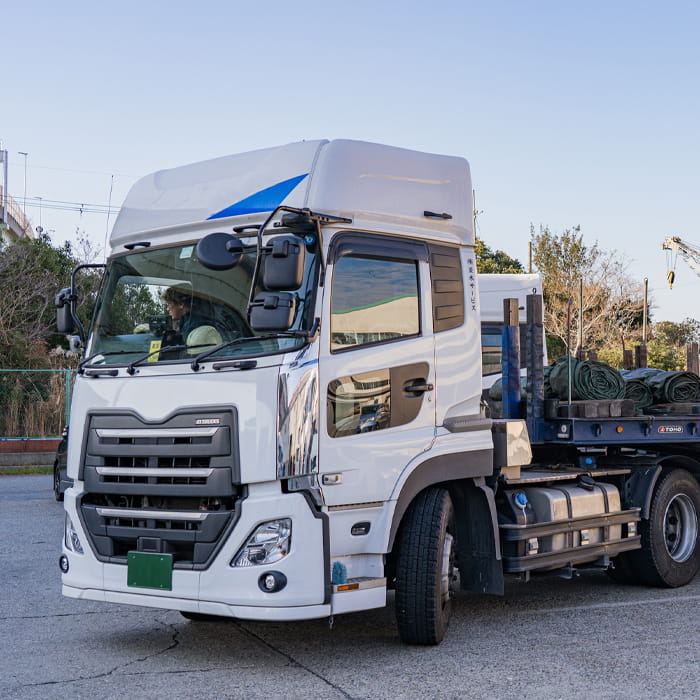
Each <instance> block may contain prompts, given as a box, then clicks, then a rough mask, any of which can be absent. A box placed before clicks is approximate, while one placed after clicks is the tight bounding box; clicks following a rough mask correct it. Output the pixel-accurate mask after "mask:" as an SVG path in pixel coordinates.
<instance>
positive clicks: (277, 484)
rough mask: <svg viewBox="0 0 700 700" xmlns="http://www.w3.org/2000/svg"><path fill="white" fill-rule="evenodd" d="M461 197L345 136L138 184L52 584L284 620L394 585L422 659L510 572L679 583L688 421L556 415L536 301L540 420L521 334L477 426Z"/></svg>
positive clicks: (121, 239)
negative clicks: (550, 405) (519, 348)
mask: <svg viewBox="0 0 700 700" xmlns="http://www.w3.org/2000/svg"><path fill="white" fill-rule="evenodd" d="M471 192H472V189H471V181H470V175H469V168H468V165H467V163H466V161H464V160H463V159H461V158H455V157H448V156H438V155H433V154H426V153H416V152H413V151H407V150H404V149H397V148H391V147H388V146H381V145H378V144H367V143H361V142H355V141H333V142H327V141H309V142H302V143H297V144H289V145H287V146H282V147H279V148H273V149H266V150H263V151H256V152H252V153H245V154H239V155H236V156H227V157H224V158H220V159H216V160H213V161H207V162H204V163H196V164H193V165H190V166H184V167H182V168H176V169H173V170H170V171H164V172H160V173H155V174H154V175H151V176H148V177H146V178H144V179H143V180H141V181H139V182H138V183H137V184H136V185H135V186H134V187H133V189H132V190H131V192H130V193H129V195H128V196H127V198H126V201H125V202H124V205H123V207H122V209H121V211H120V214H119V216H118V218H117V220H116V222H115V225H114V229H113V231H112V234H111V238H110V245H111V252H110V257H109V259H108V262H107V266H106V271H105V273H104V277H103V282H102V286H101V289H100V292H99V297H98V300H97V305H96V312H95V316H94V318H93V320H92V323H91V327H90V329H89V332H88V333H87V334H85V335H86V338H85V341H86V347H85V359H84V360H83V361H82V362H81V366H80V370H79V373H78V376H77V377H76V381H75V386H74V390H73V394H72V405H71V430H70V434H69V438H68V454H67V472H68V477H69V479H71V480H72V486H71V487H70V488H68V489H67V490H66V492H65V499H64V506H65V511H66V519H65V537H64V544H63V553H62V556H61V558H60V566H61V570H62V582H63V592H64V594H65V595H68V596H72V597H75V598H84V599H93V600H102V601H106V602H119V603H128V604H135V605H145V606H152V607H160V608H168V609H174V610H179V611H181V612H182V613H183V614H184V615H185V616H186V617H189V618H192V619H196V618H201V617H202V616H207V615H219V616H228V617H239V618H247V619H258V620H296V619H306V618H314V617H317V618H318V617H331V616H333V615H336V614H340V613H344V612H351V611H358V610H367V609H371V608H376V607H381V606H383V605H385V603H386V599H387V591H389V590H394V591H395V593H394V604H395V610H396V617H397V622H398V627H399V632H400V635H401V637H402V639H404V640H405V641H406V642H409V643H418V644H434V643H437V642H439V641H440V640H441V639H442V638H443V636H444V634H445V631H446V629H447V626H448V623H449V619H450V612H451V605H452V598H453V593H454V590H455V589H456V588H457V587H458V586H461V587H462V588H463V589H467V590H474V591H479V592H482V593H492V594H502V593H503V590H504V576H505V574H508V573H514V574H519V575H522V576H523V577H525V578H527V577H529V576H530V575H531V574H533V573H536V572H551V571H553V570H563V571H565V572H569V573H570V572H572V571H573V570H574V569H576V568H582V567H592V566H596V567H605V568H611V567H612V566H613V565H614V569H611V571H612V574H613V576H614V577H616V578H617V579H619V580H627V581H639V582H645V583H649V584H657V585H666V586H676V585H682V584H683V583H686V582H687V581H689V580H690V579H691V578H692V577H693V576H694V575H695V573H696V572H697V569H698V565H699V562H698V552H697V531H698V525H697V513H698V511H700V490H699V489H698V484H697V474H698V472H699V469H698V462H697V461H696V459H695V458H694V444H693V440H692V439H689V436H691V435H692V432H691V427H690V426H691V421H690V420H686V419H685V418H680V417H674V418H673V421H671V422H666V419H665V418H664V419H659V418H658V417H655V418H654V419H653V420H648V419H647V418H645V417H642V418H638V419H637V418H635V419H605V420H604V419H597V420H596V421H589V420H584V419H576V418H558V419H547V418H545V413H544V402H543V399H542V392H541V383H542V382H541V374H542V363H543V357H544V352H543V342H542V313H541V307H540V310H539V312H537V311H536V307H537V303H540V304H541V300H540V302H537V300H538V299H540V298H539V297H538V296H537V295H534V296H533V297H531V298H529V299H528V302H527V306H528V331H527V333H526V334H525V336H524V337H526V338H527V339H528V340H527V343H526V357H527V363H526V364H527V368H528V369H527V377H528V383H529V384H530V385H531V386H530V390H529V391H528V395H527V398H526V400H525V401H524V402H523V405H524V407H525V410H524V413H525V419H524V420H523V419H520V418H519V417H517V416H518V415H519V411H520V402H519V400H518V402H517V406H515V405H514V399H513V386H512V385H513V382H512V381H511V378H513V379H514V381H515V383H516V384H517V385H519V381H520V366H519V361H518V360H517V358H516V361H515V363H514V364H512V367H513V368H514V369H513V370H510V369H508V368H509V366H510V361H511V360H512V355H513V354H514V353H513V352H511V348H510V346H507V347H506V348H505V352H503V353H502V355H503V358H505V359H506V369H507V371H506V373H505V378H504V379H505V385H507V392H506V394H505V395H506V396H507V402H506V403H507V404H508V406H509V407H510V408H511V409H512V412H511V413H509V414H508V415H515V416H516V417H515V418H506V419H497V420H492V418H491V417H490V416H489V415H488V414H487V412H486V408H485V406H484V404H483V402H482V371H481V366H482V363H481V343H480V316H479V286H478V280H477V275H476V260H475V253H474V248H475V239H474V230H473V202H472V198H471ZM232 202H233V203H232ZM76 272H77V270H76ZM73 278H75V274H74V276H73ZM74 281H75V280H74V279H73V283H72V284H71V287H70V288H67V289H65V290H62V291H61V292H60V293H59V295H58V297H57V307H58V320H59V330H61V332H66V333H70V332H71V331H72V329H73V327H74V326H77V327H78V328H79V329H80V326H79V324H78V323H77V322H76V296H77V295H76V292H75V284H74ZM531 300H532V301H531ZM517 305H518V303H517V302H516V307H517ZM515 317H516V318H517V317H518V314H517V313H516V314H515ZM515 323H516V324H517V321H516V322H515ZM518 335H519V333H518V330H517V328H516V329H513V328H507V329H506V331H504V336H507V337H509V338H514V337H518ZM662 425H663V426H665V427H668V428H672V427H673V426H676V427H675V428H673V430H664V431H661V432H659V431H658V427H660V426H662ZM693 425H694V423H693ZM644 426H647V427H648V435H646V436H644V435H643V433H644V430H645V428H644ZM649 426H651V427H649ZM679 426H680V428H681V432H680V433H679V432H678V429H677V428H678V427H679ZM655 428H657V430H656V433H654V429H655ZM668 435H672V438H669V437H668ZM530 436H532V440H531V439H530ZM679 436H680V437H679ZM533 451H534V459H533Z"/></svg>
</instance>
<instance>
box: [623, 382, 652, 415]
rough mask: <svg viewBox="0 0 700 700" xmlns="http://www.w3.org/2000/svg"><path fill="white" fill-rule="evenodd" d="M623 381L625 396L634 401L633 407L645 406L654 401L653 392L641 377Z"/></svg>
mask: <svg viewBox="0 0 700 700" xmlns="http://www.w3.org/2000/svg"><path fill="white" fill-rule="evenodd" d="M623 379H624V381H625V398H626V399H631V400H632V401H634V407H635V408H646V407H647V406H651V405H652V404H653V403H654V394H653V392H652V390H651V388H650V387H649V386H648V385H647V383H646V382H645V381H644V380H643V379H627V378H625V377H623Z"/></svg>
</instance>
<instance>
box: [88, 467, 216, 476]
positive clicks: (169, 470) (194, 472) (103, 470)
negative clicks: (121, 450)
mask: <svg viewBox="0 0 700 700" xmlns="http://www.w3.org/2000/svg"><path fill="white" fill-rule="evenodd" d="M95 471H96V472H97V473H98V474H99V475H100V476H174V477H177V476H185V477H186V476H194V477H207V476H211V475H212V474H213V473H214V469H206V468H205V469H198V468H195V467H160V468H158V467H155V468H144V467H95Z"/></svg>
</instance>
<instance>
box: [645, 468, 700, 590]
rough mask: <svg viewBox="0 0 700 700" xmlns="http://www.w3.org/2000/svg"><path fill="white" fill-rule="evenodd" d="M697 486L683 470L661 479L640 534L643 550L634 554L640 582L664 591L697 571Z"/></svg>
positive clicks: (699, 503)
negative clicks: (661, 588)
mask: <svg viewBox="0 0 700 700" xmlns="http://www.w3.org/2000/svg"><path fill="white" fill-rule="evenodd" d="M699 514H700V486H699V485H698V482H697V479H695V477H694V476H693V475H692V474H690V473H689V472H687V471H685V470H683V469H674V470H673V471H670V472H667V473H666V474H665V475H664V476H662V477H661V479H660V481H659V482H658V483H657V485H656V488H655V489H654V495H653V496H652V500H651V509H650V511H649V519H648V520H642V521H641V523H640V526H639V531H640V534H641V536H642V549H641V550H639V551H637V552H634V554H635V555H636V556H635V559H634V560H633V561H634V568H635V569H636V570H637V572H638V574H639V578H640V582H641V583H646V584H648V585H651V586H661V587H665V588H677V587H679V586H685V585H686V584H687V583H690V581H692V580H693V578H694V577H695V575H696V574H697V572H698V569H700V548H699V547H698V531H699V530H700V528H699V526H698V523H699V520H698V515H699Z"/></svg>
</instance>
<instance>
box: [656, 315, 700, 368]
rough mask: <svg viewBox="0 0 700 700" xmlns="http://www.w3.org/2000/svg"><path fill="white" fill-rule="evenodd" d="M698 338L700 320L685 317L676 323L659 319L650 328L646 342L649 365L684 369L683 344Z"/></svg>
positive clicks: (699, 336)
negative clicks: (649, 334)
mask: <svg viewBox="0 0 700 700" xmlns="http://www.w3.org/2000/svg"><path fill="white" fill-rule="evenodd" d="M699 340H700V322H698V321H696V320H695V319H693V318H686V319H685V320H683V321H680V322H678V323H676V322H674V321H659V322H658V323H655V324H654V325H653V326H652V328H651V339H650V340H649V342H648V343H647V359H648V362H649V366H650V367H658V368H659V369H665V370H669V371H672V370H677V369H684V368H685V363H686V356H685V346H686V344H687V343H697V342H698V341H699Z"/></svg>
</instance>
